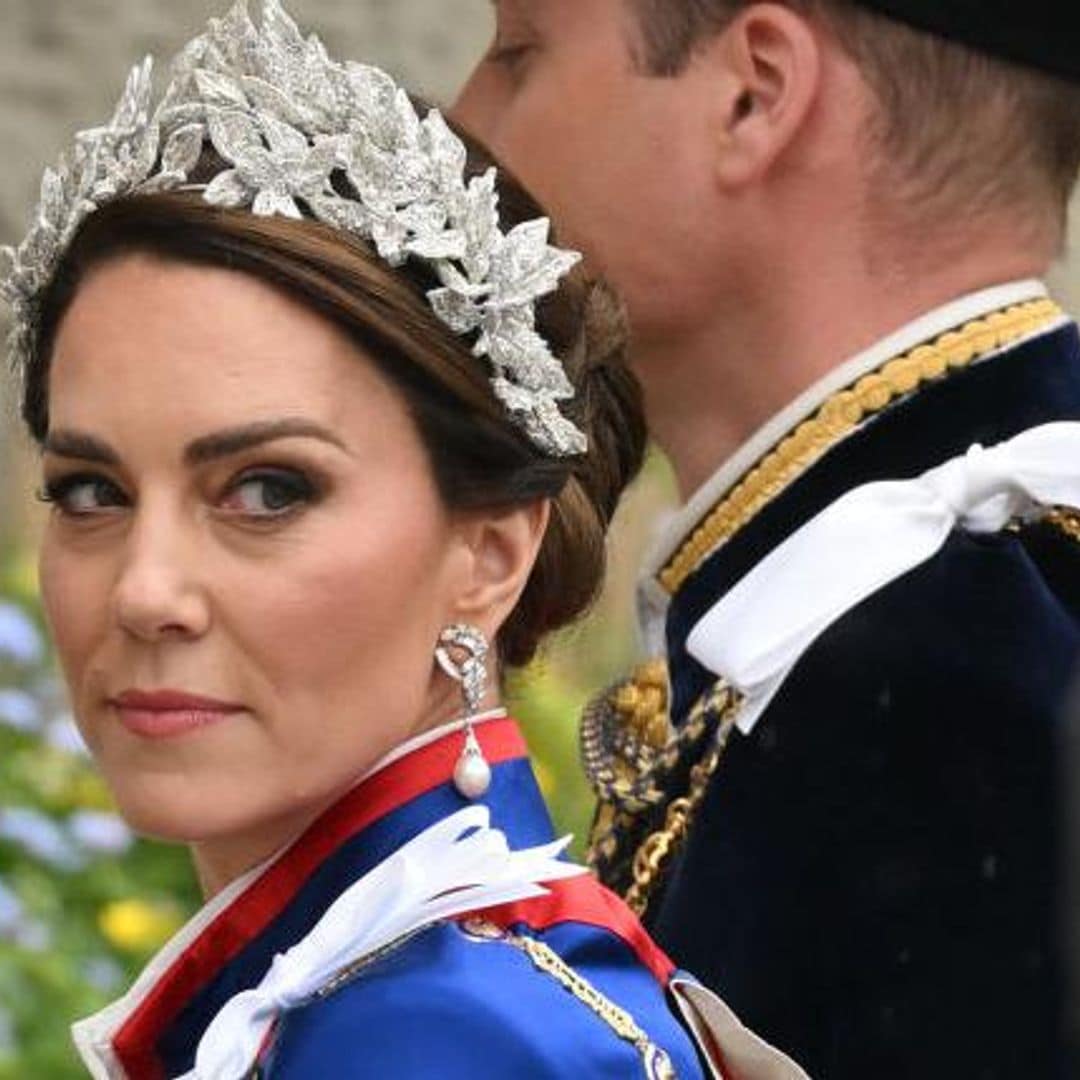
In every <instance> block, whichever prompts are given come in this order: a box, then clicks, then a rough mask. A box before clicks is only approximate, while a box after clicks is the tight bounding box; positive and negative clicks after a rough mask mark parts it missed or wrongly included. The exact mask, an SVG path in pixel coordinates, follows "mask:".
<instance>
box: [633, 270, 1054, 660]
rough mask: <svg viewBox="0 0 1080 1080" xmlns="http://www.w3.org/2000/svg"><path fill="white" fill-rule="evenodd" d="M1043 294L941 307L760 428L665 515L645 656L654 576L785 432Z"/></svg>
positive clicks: (973, 296) (660, 600) (1015, 291)
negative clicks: (967, 326)
mask: <svg viewBox="0 0 1080 1080" xmlns="http://www.w3.org/2000/svg"><path fill="white" fill-rule="evenodd" d="M1046 296H1047V289H1046V286H1045V284H1044V283H1043V282H1041V281H1038V280H1036V279H1027V280H1023V281H1012V282H1007V283H1005V284H1003V285H996V286H993V287H991V288H988V289H980V290H979V291H977V292H973V293H968V294H967V295H965V296H962V297H959V298H958V299H956V300H952V301H950V302H949V303H946V304H943V305H941V306H940V307H938V308H935V309H934V310H933V311H930V312H927V313H926V314H925V315H921V316H920V317H919V318H917V319H914V320H912V321H911V322H909V323H907V324H906V325H905V326H902V327H901V328H900V329H899V330H896V331H895V332H893V333H891V334H889V335H888V336H887V337H884V338H881V339H880V340H879V341H877V342H876V343H875V344H873V345H871V346H870V348H868V349H864V350H863V351H862V352H860V353H858V354H857V355H855V356H853V357H851V358H850V359H848V360H846V361H844V362H843V363H842V364H839V365H838V366H837V367H835V368H833V369H832V370H831V371H830V372H829V373H828V374H827V375H826V376H825V377H824V378H822V379H820V380H819V381H818V382H816V383H814V384H813V386H811V387H810V388H809V389H807V390H806V391H805V392H804V393H802V394H800V395H799V397H798V398H796V399H795V400H794V401H793V402H791V403H790V404H789V405H787V406H786V407H785V408H783V409H782V410H781V411H780V412H778V413H776V414H775V415H774V416H773V417H772V418H771V419H770V420H768V421H767V422H766V423H765V424H763V425H762V426H761V427H760V428H759V429H758V430H757V431H756V432H755V433H754V434H753V435H751V436H750V438H749V439H748V440H747V441H746V442H745V443H743V444H742V446H740V447H739V449H738V450H736V451H735V453H734V454H732V455H731V457H729V458H728V459H727V460H726V461H725V462H724V463H723V464H722V465H721V466H720V468H719V469H717V470H716V472H715V473H713V475H712V476H711V477H710V478H709V479H708V480H707V481H706V482H705V483H704V484H702V486H701V487H699V488H698V489H697V491H695V492H694V494H693V495H691V496H690V498H689V499H687V501H686V502H685V504H684V505H683V506H682V507H681V508H680V509H678V510H677V511H676V512H675V513H673V514H672V515H670V516H669V518H668V520H667V521H666V523H665V524H664V525H663V526H662V529H661V531H660V533H659V538H658V540H657V541H656V543H655V544H654V545H653V547H652V548H651V549H650V551H649V554H648V556H647V557H646V560H645V564H644V570H643V575H642V578H641V581H640V585H639V595H638V606H639V616H640V619H641V625H642V636H643V639H644V640H643V645H644V646H645V648H646V650H647V651H648V652H650V653H655V652H657V646H658V644H659V643H660V642H659V641H658V640H657V634H656V630H657V628H656V625H655V624H656V621H657V619H658V618H661V619H662V615H663V612H664V611H665V610H666V607H667V604H668V599H669V598H668V596H667V593H666V592H665V591H664V589H663V588H662V587H661V586H660V584H659V583H658V582H657V580H656V577H657V574H659V572H660V571H661V569H662V568H663V567H664V566H665V565H666V564H667V563H668V561H669V560H670V559H671V557H672V556H673V555H674V554H675V552H676V551H677V550H678V548H679V546H680V545H681V544H682V543H683V541H684V540H685V539H686V537H687V536H688V535H689V533H690V532H691V531H692V530H693V529H694V527H695V526H696V525H697V524H698V522H699V521H700V520H701V518H702V517H703V516H704V515H705V514H706V513H707V512H708V511H709V510H710V509H711V508H712V507H713V506H715V505H716V503H718V502H719V501H720V500H721V499H722V498H723V497H724V495H725V494H726V493H727V492H728V491H729V490H730V489H731V488H732V487H733V486H734V485H735V484H736V483H737V482H738V480H739V479H740V477H742V476H744V475H745V474H746V473H747V472H748V471H749V470H750V469H751V468H752V467H753V466H754V464H755V463H756V462H757V461H759V460H760V459H761V458H762V457H764V456H765V454H767V453H768V452H769V450H771V449H772V448H773V447H774V446H775V445H776V444H777V443H779V442H780V441H781V439H783V438H784V436H785V435H787V434H788V432H790V431H792V430H794V429H795V428H796V427H797V426H798V425H799V424H800V423H802V421H804V420H806V419H807V418H808V417H810V416H812V415H813V414H814V413H815V412H816V411H817V410H818V409H819V408H820V407H821V406H822V405H823V404H824V403H825V402H826V401H827V400H828V399H829V398H830V397H831V396H832V395H833V394H835V393H837V392H839V391H840V390H843V389H844V388H845V387H847V386H851V385H852V384H853V383H855V382H857V381H858V380H859V379H860V378H861V377H862V376H863V375H867V374H869V373H870V372H872V371H876V370H877V369H879V368H880V367H882V366H883V365H884V364H886V363H887V362H888V361H889V360H890V359H891V358H893V357H895V356H900V355H903V354H904V353H906V352H909V351H910V350H911V349H913V348H915V347H916V346H917V345H919V344H920V343H921V342H924V341H928V340H931V339H933V338H936V337H940V336H941V335H942V334H944V333H945V332H946V331H948V330H950V329H952V328H953V327H955V326H959V325H962V324H964V323H968V322H971V321H972V320H973V319H978V318H980V317H981V316H983V315H986V314H988V313H989V312H991V311H997V310H999V309H1001V308H1005V307H1011V306H1013V305H1015V304H1022V303H1026V302H1028V301H1030V300H1037V299H1040V298H1043V297H1046ZM661 640H662V639H661ZM660 651H662V648H661V649H660Z"/></svg>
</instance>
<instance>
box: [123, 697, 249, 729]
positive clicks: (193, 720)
mask: <svg viewBox="0 0 1080 1080" xmlns="http://www.w3.org/2000/svg"><path fill="white" fill-rule="evenodd" d="M109 704H110V705H111V706H112V707H113V708H114V709H115V710H116V715H117V717H118V718H119V720H120V723H122V724H123V725H124V727H126V728H127V729H128V730H129V731H131V732H133V733H134V734H136V735H142V736H144V737H146V738H151V739H162V738H168V737H171V736H176V735H184V734H186V733H188V732H190V731H196V730H198V729H200V728H204V727H208V726H209V725H211V724H217V723H220V722H221V721H222V720H225V719H227V718H228V717H230V716H232V715H234V714H235V713H238V712H243V711H244V706H243V705H237V704H235V703H233V702H228V701H218V700H217V699H215V698H208V697H201V696H199V695H197V694H188V693H185V692H184V691H182V690H125V691H124V692H123V693H122V694H117V695H116V697H113V698H110V699H109Z"/></svg>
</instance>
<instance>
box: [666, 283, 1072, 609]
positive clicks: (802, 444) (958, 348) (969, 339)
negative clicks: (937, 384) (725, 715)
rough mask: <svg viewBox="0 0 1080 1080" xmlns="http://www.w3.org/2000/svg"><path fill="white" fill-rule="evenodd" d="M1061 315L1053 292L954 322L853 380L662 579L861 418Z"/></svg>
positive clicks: (686, 567)
mask: <svg viewBox="0 0 1080 1080" xmlns="http://www.w3.org/2000/svg"><path fill="white" fill-rule="evenodd" d="M1061 317H1062V311H1061V308H1059V307H1058V306H1057V304H1055V303H1054V302H1053V301H1052V300H1048V299H1040V300H1032V301H1029V302H1027V303H1023V304H1017V305H1015V306H1013V307H1009V308H1005V309H1004V310H1002V311H995V312H993V313H992V314H990V315H987V316H985V317H984V318H981V319H976V320H975V321H973V322H970V323H968V324H967V325H965V326H963V327H961V328H960V329H957V330H950V331H949V332H948V333H946V334H944V335H942V336H941V337H940V338H938V339H937V340H936V341H933V342H930V343H928V344H923V345H919V346H918V347H917V348H915V349H913V350H912V351H911V352H909V353H906V354H905V355H904V356H900V357H897V358H896V359H894V360H890V361H889V362H888V363H887V364H885V365H884V367H882V368H881V369H880V370H879V371H877V372H875V373H873V374H871V375H866V376H864V377H863V378H861V379H860V380H859V381H858V382H857V383H856V384H855V385H854V386H853V387H850V388H849V389H847V390H842V391H840V392H839V393H838V394H835V395H833V397H831V398H830V399H829V400H828V401H826V402H825V404H824V405H822V407H821V409H820V410H819V411H818V412H817V414H816V415H815V416H813V417H812V418H811V419H809V420H807V421H805V422H804V423H803V424H801V425H799V427H798V428H796V429H795V431H794V432H792V434H791V435H789V436H788V437H787V438H786V439H784V440H783V441H782V442H781V443H780V444H779V445H778V446H777V447H776V448H775V449H774V450H772V451H771V452H770V453H769V454H767V455H766V456H765V457H764V458H762V459H761V461H760V462H758V464H757V465H756V466H754V468H752V469H751V470H750V472H748V473H747V474H746V475H745V476H744V477H743V478H742V480H740V482H739V483H738V484H737V485H736V486H735V487H734V488H733V489H732V490H731V491H730V492H729V493H728V495H727V496H726V497H725V498H723V499H722V500H721V501H720V502H719V503H718V504H717V505H716V506H715V507H714V508H713V509H712V510H711V511H710V512H709V514H708V515H707V516H706V517H705V519H704V520H703V521H702V523H701V524H700V525H699V526H698V527H697V528H696V529H695V530H694V532H693V533H692V535H691V536H690V538H689V539H688V540H686V542H685V543H684V544H683V545H682V547H681V548H680V549H679V550H678V551H677V552H676V553H675V555H674V556H673V557H672V558H671V559H670V560H669V561H668V563H667V565H666V566H665V567H664V568H663V569H662V570H661V571H660V573H659V575H658V578H659V581H660V584H661V585H663V587H664V588H665V589H666V590H667V591H668V592H669V593H672V594H674V593H675V592H677V591H678V590H679V588H680V587H681V586H682V584H683V582H684V581H686V579H687V578H688V577H689V576H690V575H691V574H692V573H694V571H695V570H697V569H698V567H699V566H700V565H701V564H702V562H704V560H705V559H706V558H707V557H708V556H709V555H710V554H711V553H712V551H714V550H715V549H716V548H717V547H718V546H719V545H720V544H722V543H725V542H726V541H727V540H729V539H730V538H731V537H732V536H734V534H735V533H736V532H738V531H739V529H741V528H742V527H743V526H744V525H746V523H747V522H749V521H750V520H751V518H753V517H754V516H755V515H756V514H757V513H758V512H759V511H761V510H762V509H763V508H764V507H765V506H766V505H768V503H770V502H771V501H772V500H773V499H774V498H776V496H777V495H779V494H780V492H781V491H783V490H784V489H785V488H787V487H788V486H789V485H790V484H791V483H792V482H794V481H795V480H796V479H798V477H799V476H801V475H802V473H804V472H805V471H806V470H807V469H808V468H809V467H810V466H811V465H813V464H814V462H816V461H817V460H818V459H820V458H821V457H822V456H824V454H825V453H826V452H827V451H828V450H831V449H832V448H833V447H834V446H836V444H837V443H839V442H840V441H841V440H842V439H843V438H844V437H845V436H847V435H849V434H851V432H853V431H854V430H855V429H856V428H857V427H858V426H859V425H860V424H861V423H863V422H864V421H865V420H867V419H868V418H869V417H871V416H872V415H874V414H875V413H877V412H880V411H881V410H882V409H884V408H885V407H886V406H888V405H889V404H891V403H892V402H893V401H895V400H896V399H897V398H898V397H901V396H903V395H905V394H910V393H911V392H912V391H914V390H917V389H918V388H919V387H920V386H922V385H923V384H925V383H927V382H931V381H934V380H936V379H939V378H941V377H942V376H944V375H945V374H946V373H947V372H948V371H950V370H956V369H960V368H964V367H967V366H969V365H970V364H971V363H972V362H974V361H975V360H977V359H979V358H980V357H983V356H985V355H986V354H987V353H990V352H993V351H995V350H997V349H1001V348H1004V347H1005V346H1007V345H1011V344H1013V343H1014V342H1016V341H1019V340H1020V339H1021V338H1024V337H1027V336H1029V335H1030V334H1033V333H1035V332H1037V331H1039V330H1041V329H1043V328H1044V327H1046V326H1049V325H1050V324H1051V323H1052V322H1054V321H1055V320H1057V319H1059V318H1061Z"/></svg>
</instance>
